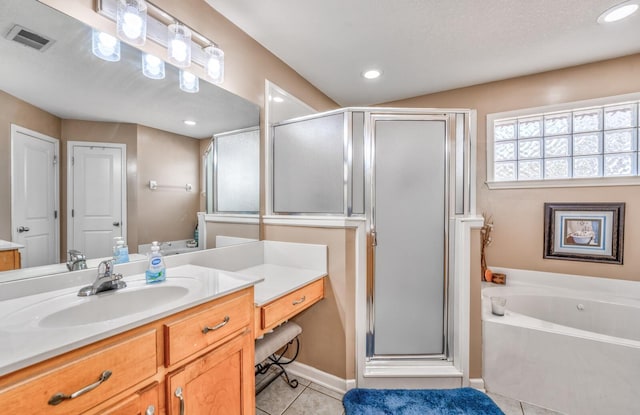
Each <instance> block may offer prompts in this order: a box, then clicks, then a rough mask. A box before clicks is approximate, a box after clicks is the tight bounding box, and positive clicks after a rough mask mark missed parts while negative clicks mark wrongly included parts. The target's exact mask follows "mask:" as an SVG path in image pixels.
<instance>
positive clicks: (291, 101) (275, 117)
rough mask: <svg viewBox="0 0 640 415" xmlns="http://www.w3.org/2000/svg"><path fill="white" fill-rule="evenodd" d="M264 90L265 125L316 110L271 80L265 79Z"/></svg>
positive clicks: (313, 112)
mask: <svg viewBox="0 0 640 415" xmlns="http://www.w3.org/2000/svg"><path fill="white" fill-rule="evenodd" d="M266 90H267V91H266V92H267V97H268V101H267V105H266V107H267V109H266V112H267V125H269V127H271V125H273V124H275V123H277V122H280V121H285V120H290V119H292V118H297V117H303V116H305V115H310V114H315V113H317V112H318V111H316V110H314V109H313V108H311V107H310V106H309V105H307V104H306V103H304V102H302V101H301V100H300V99H298V98H297V97H295V96H293V95H291V94H290V93H288V92H287V91H285V90H284V89H282V88H280V87H279V86H278V85H276V84H274V83H273V82H271V81H267V83H266Z"/></svg>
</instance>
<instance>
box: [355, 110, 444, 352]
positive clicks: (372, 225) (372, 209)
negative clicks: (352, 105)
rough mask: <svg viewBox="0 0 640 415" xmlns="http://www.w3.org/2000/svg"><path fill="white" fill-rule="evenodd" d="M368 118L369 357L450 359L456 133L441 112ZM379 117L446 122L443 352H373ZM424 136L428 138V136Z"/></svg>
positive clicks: (367, 345) (366, 166) (366, 165)
mask: <svg viewBox="0 0 640 415" xmlns="http://www.w3.org/2000/svg"><path fill="white" fill-rule="evenodd" d="M367 121H368V122H369V125H368V126H366V125H365V131H366V133H365V180H366V181H367V183H366V185H365V212H366V229H367V241H368V244H367V300H366V304H367V335H366V361H367V362H373V361H381V362H384V361H393V360H404V361H409V360H431V361H433V362H438V361H450V360H451V357H450V353H449V344H450V343H451V342H452V340H453V339H452V338H451V334H450V333H449V315H450V310H449V286H448V285H449V221H448V218H449V216H450V212H449V205H450V198H449V197H447V196H448V195H449V190H450V174H449V172H450V168H451V163H450V152H451V143H452V141H453V140H455V137H453V138H452V137H451V130H452V129H451V128H450V122H451V117H450V116H448V115H446V114H442V113H439V114H438V113H432V114H428V113H419V114H402V113H392V112H387V113H372V114H369V116H368V117H365V123H366V122H367ZM378 121H435V122H443V123H444V135H443V136H442V137H439V138H441V139H443V140H444V154H443V156H444V158H445V160H444V174H443V176H444V183H442V185H443V188H444V189H445V193H446V194H445V197H444V209H443V212H444V216H443V217H442V221H443V223H444V226H443V234H442V238H443V241H442V243H443V258H442V260H443V263H442V266H443V268H442V269H443V276H442V277H443V279H444V281H443V293H442V295H443V310H442V312H443V321H442V330H443V335H442V350H443V352H442V353H434V354H420V355H417V354H411V355H400V354H397V355H392V354H385V355H375V354H374V341H375V301H374V300H375V276H376V270H375V263H376V261H375V252H376V249H377V240H376V239H377V235H376V204H375V200H376V163H375V156H376V152H375V147H376V146H375V144H376V131H375V123H376V122H378ZM425 139H429V138H428V137H425Z"/></svg>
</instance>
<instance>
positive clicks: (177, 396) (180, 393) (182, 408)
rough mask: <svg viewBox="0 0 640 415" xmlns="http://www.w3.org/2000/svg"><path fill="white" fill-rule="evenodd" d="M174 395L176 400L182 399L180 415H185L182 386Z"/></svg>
mask: <svg viewBox="0 0 640 415" xmlns="http://www.w3.org/2000/svg"><path fill="white" fill-rule="evenodd" d="M174 395H176V398H178V399H180V415H184V396H182V388H181V387H180V386H178V389H176V391H175V392H174Z"/></svg>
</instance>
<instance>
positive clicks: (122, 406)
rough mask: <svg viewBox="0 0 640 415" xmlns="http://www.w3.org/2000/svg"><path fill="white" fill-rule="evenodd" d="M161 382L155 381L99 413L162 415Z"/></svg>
mask: <svg viewBox="0 0 640 415" xmlns="http://www.w3.org/2000/svg"><path fill="white" fill-rule="evenodd" d="M160 409H161V406H160V384H159V383H158V382H154V383H153V384H151V385H149V386H148V387H146V388H143V389H141V390H139V391H138V392H136V393H135V394H133V395H131V396H130V397H128V398H125V399H123V400H121V401H120V402H118V403H116V404H114V405H112V406H110V407H109V408H107V409H104V410H101V411H99V412H97V413H96V414H97V415H160Z"/></svg>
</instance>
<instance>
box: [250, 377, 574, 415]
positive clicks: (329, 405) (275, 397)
mask: <svg viewBox="0 0 640 415" xmlns="http://www.w3.org/2000/svg"><path fill="white" fill-rule="evenodd" d="M293 378H295V379H298V381H299V385H298V387H297V388H295V389H292V388H291V387H289V385H287V384H286V383H285V381H284V380H282V378H281V377H279V378H278V379H276V380H275V381H274V382H273V383H272V384H271V385H269V386H268V387H267V388H266V389H265V390H263V391H262V392H260V393H259V394H258V395H257V396H256V415H344V407H343V406H342V394H341V393H338V392H334V391H332V390H330V389H327V388H325V387H323V386H320V385H317V384H315V383H313V382H311V381H309V380H307V379H303V378H301V377H295V376H294V377H293ZM258 382H260V377H258ZM489 397H490V398H491V399H493V401H494V402H495V403H496V404H497V405H498V406H499V407H500V409H502V411H503V412H504V413H505V415H562V414H560V413H559V412H554V411H550V410H547V409H544V408H540V407H537V406H534V405H530V404H528V403H526V402H519V401H516V400H513V399H510V398H506V397H504V396H500V395H495V394H492V393H489Z"/></svg>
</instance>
